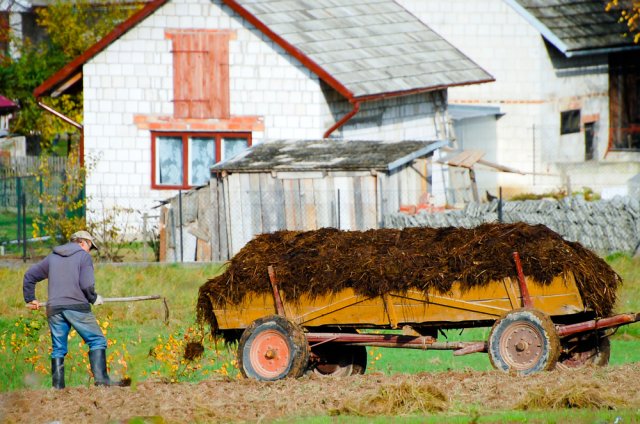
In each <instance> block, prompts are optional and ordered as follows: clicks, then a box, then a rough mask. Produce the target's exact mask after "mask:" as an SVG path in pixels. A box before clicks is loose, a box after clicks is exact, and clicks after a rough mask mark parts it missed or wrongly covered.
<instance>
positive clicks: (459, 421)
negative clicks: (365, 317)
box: [275, 409, 640, 424]
mask: <svg viewBox="0 0 640 424" xmlns="http://www.w3.org/2000/svg"><path fill="white" fill-rule="evenodd" d="M637 422H640V411H637V410H632V409H619V410H615V411H610V410H601V409H599V410H589V409H580V410H576V409H566V410H544V411H501V412H492V413H482V412H480V411H478V410H460V411H455V412H451V413H445V414H437V415H432V416H408V417H397V416H396V417H383V416H378V417H356V416H344V417H326V416H323V417H308V418H295V419H283V420H277V421H275V423H278V424H288V423H296V424H329V423H330V424H343V423H344V424H346V423H349V424H365V423H366V424H386V423H393V424H412V423H424V424H430V423H447V424H468V423H540V424H543V423H544V424H555V423H558V424H560V423H562V424H565V423H576V424H577V423H580V424H582V423H620V424H622V423H637Z"/></svg>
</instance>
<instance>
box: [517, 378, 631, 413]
mask: <svg viewBox="0 0 640 424" xmlns="http://www.w3.org/2000/svg"><path fill="white" fill-rule="evenodd" d="M620 407H625V403H624V401H623V400H622V399H620V398H618V397H617V396H616V395H615V394H613V393H610V392H609V391H608V390H607V388H605V387H602V386H601V385H600V384H599V383H597V382H593V381H592V382H589V381H580V380H578V381H566V382H563V383H562V384H560V385H552V386H550V385H547V384H541V385H539V386H537V387H533V388H531V390H529V392H528V393H527V394H526V395H525V396H524V399H523V400H522V401H521V402H520V403H519V404H518V405H516V409H522V410H531V409H565V408H580V409H586V408H589V409H618V408H620Z"/></svg>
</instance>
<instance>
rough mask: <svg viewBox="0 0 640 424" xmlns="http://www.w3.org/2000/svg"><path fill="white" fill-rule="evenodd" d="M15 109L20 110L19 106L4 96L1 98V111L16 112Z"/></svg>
mask: <svg viewBox="0 0 640 424" xmlns="http://www.w3.org/2000/svg"><path fill="white" fill-rule="evenodd" d="M15 109H18V105H17V104H15V103H14V102H12V101H11V100H9V99H7V98H6V97H4V96H0V110H2V111H7V110H15Z"/></svg>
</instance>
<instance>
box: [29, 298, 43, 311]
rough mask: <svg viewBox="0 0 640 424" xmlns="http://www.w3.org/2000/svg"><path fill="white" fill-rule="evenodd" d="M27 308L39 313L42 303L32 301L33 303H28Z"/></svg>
mask: <svg viewBox="0 0 640 424" xmlns="http://www.w3.org/2000/svg"><path fill="white" fill-rule="evenodd" d="M27 308H29V309H31V310H32V311H37V310H38V309H40V302H38V301H37V300H32V301H31V302H29V303H27Z"/></svg>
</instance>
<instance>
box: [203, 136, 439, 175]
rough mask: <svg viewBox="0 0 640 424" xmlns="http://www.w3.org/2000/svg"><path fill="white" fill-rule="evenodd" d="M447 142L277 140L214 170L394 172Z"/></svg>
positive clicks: (227, 161)
mask: <svg viewBox="0 0 640 424" xmlns="http://www.w3.org/2000/svg"><path fill="white" fill-rule="evenodd" d="M447 144H448V142H447V141H368V140H336V139H331V140H329V141H327V140H326V139H323V140H275V141H270V142H266V143H261V144H256V145H254V146H252V147H250V148H248V149H246V150H244V151H242V152H241V153H239V154H238V155H236V156H234V157H232V158H230V159H228V160H225V161H223V162H219V163H217V164H215V165H214V166H213V167H212V168H211V170H212V171H213V172H216V171H228V172H238V171H241V172H242V171H243V172H271V171H280V172H282V171H371V170H372V169H373V170H377V171H385V172H386V171H393V170H394V169H396V168H398V167H400V166H402V165H405V164H407V163H409V162H411V161H412V160H414V159H417V158H419V157H424V156H428V155H430V154H431V153H433V152H434V151H435V150H437V149H439V148H440V147H443V146H445V145H447Z"/></svg>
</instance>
